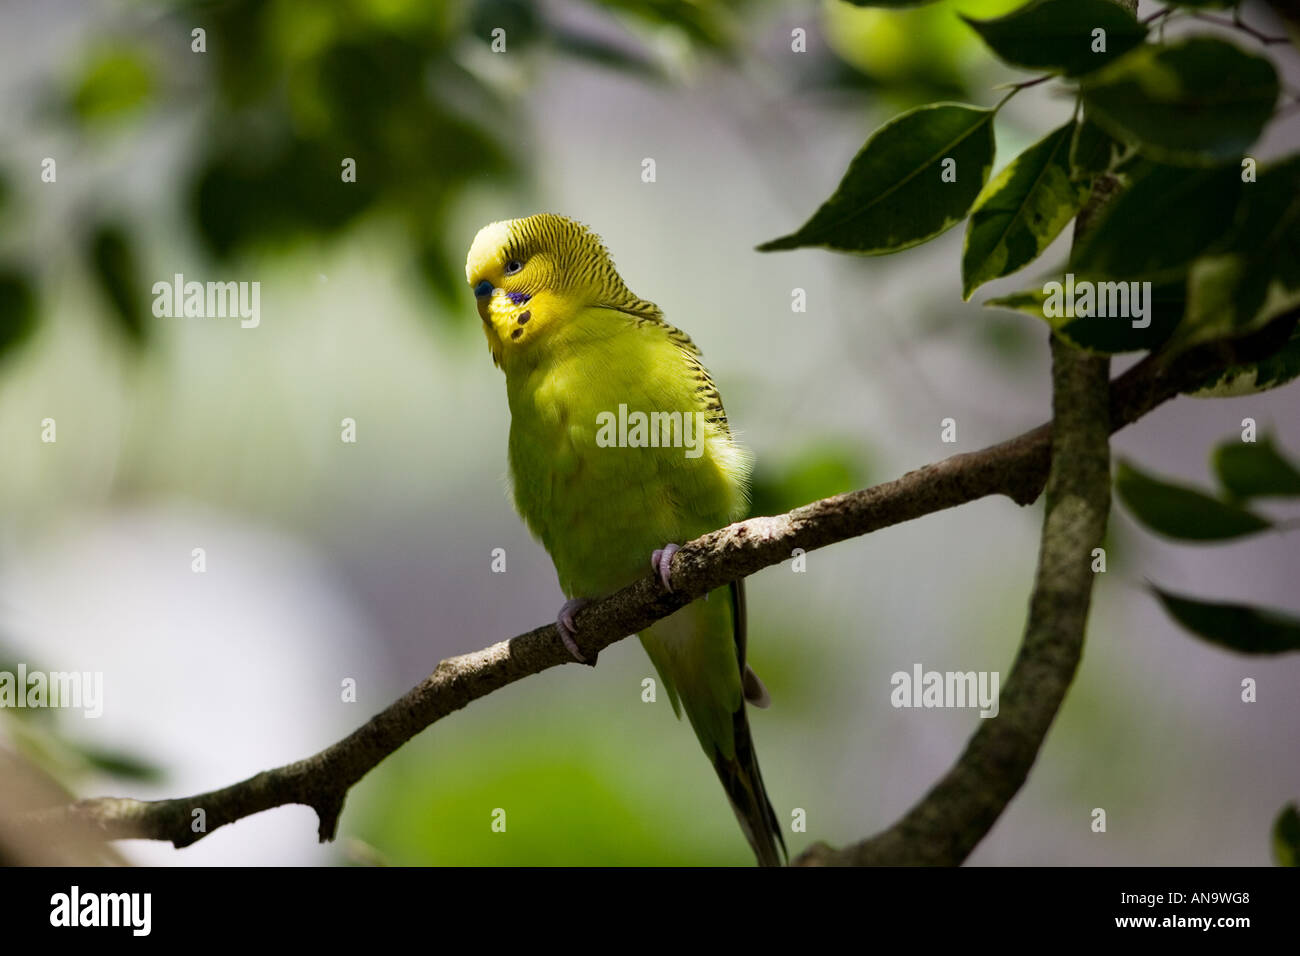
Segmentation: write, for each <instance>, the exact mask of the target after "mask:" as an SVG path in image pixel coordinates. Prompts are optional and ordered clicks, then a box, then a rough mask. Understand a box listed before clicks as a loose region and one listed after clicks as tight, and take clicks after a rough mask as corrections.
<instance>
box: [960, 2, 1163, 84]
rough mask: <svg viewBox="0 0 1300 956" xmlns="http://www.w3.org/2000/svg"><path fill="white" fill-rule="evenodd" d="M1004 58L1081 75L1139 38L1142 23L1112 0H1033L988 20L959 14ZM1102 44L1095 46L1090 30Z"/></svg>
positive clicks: (1143, 32)
mask: <svg viewBox="0 0 1300 956" xmlns="http://www.w3.org/2000/svg"><path fill="white" fill-rule="evenodd" d="M962 19H963V20H965V21H966V22H967V23H969V24H970V25H971V28H972V29H974V30H975V32H976V33H978V34H979V35H980V36H981V37H982V38H983V40H984V42H985V43H986V44H988V46H989V48H990V49H992V50H993V52H994V53H996V54H997V55H998V56H999V57H1000V58H1001V59H1002V60H1003V61H1005V62H1006V63H1010V64H1011V65H1012V66H1019V67H1023V68H1024V69H1026V70H1047V71H1050V72H1052V73H1064V74H1065V75H1066V76H1080V75H1082V74H1084V73H1089V72H1091V71H1092V70H1095V69H1097V68H1098V67H1100V66H1102V65H1104V64H1105V63H1107V62H1109V61H1110V60H1112V59H1114V58H1115V57H1117V56H1119V55H1120V54H1122V53H1127V52H1128V51H1129V50H1131V49H1133V48H1134V47H1135V46H1137V45H1138V44H1140V43H1141V42H1142V41H1143V40H1144V39H1145V38H1146V35H1147V28H1146V27H1144V26H1143V25H1142V24H1140V23H1138V22H1137V19H1136V18H1135V17H1134V16H1133V14H1131V13H1129V12H1128V11H1127V10H1125V9H1124V8H1123V7H1121V6H1119V5H1118V4H1116V3H1113V2H1112V0H1034V2H1032V3H1027V4H1025V5H1024V6H1023V7H1020V8H1018V9H1016V10H1013V11H1011V12H1010V13H1008V14H1007V15H1006V16H1003V17H997V18H995V19H992V20H974V19H971V18H970V17H962ZM1098 29H1100V30H1104V31H1105V35H1104V38H1099V39H1100V40H1101V41H1102V45H1103V46H1104V49H1101V50H1098V49H1094V48H1095V47H1096V46H1097V45H1098V40H1095V39H1094V37H1093V31H1094V30H1098Z"/></svg>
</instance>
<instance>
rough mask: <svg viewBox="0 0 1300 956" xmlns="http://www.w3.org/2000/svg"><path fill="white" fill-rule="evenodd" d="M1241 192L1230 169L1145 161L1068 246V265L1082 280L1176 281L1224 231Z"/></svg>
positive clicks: (1236, 176)
mask: <svg viewBox="0 0 1300 956" xmlns="http://www.w3.org/2000/svg"><path fill="white" fill-rule="evenodd" d="M1242 188H1243V187H1242V182H1241V176H1240V174H1239V172H1238V170H1237V169H1236V168H1235V167H1232V166H1222V167H1219V168H1217V169H1183V168H1179V167H1177V166H1164V165H1159V164H1155V163H1148V164H1145V165H1144V166H1143V168H1142V169H1141V170H1140V171H1138V172H1137V173H1135V179H1134V181H1133V183H1132V185H1130V186H1129V188H1128V189H1126V190H1124V191H1123V192H1121V193H1120V194H1119V195H1118V196H1116V197H1115V199H1114V201H1113V202H1111V203H1110V204H1109V208H1108V210H1107V212H1106V213H1105V215H1104V217H1103V218H1102V220H1101V221H1100V222H1099V223H1098V224H1097V226H1096V228H1094V229H1092V230H1090V231H1089V232H1088V233H1087V234H1086V235H1085V236H1084V237H1083V239H1082V241H1081V242H1080V243H1079V244H1078V245H1077V246H1076V247H1075V248H1074V250H1073V252H1072V255H1071V258H1070V266H1071V268H1072V269H1073V270H1074V271H1075V272H1078V273H1081V274H1086V275H1088V276H1105V277H1109V278H1125V279H1137V278H1141V279H1150V280H1151V281H1153V282H1166V281H1170V280H1173V279H1177V278H1181V277H1182V276H1184V275H1186V273H1187V271H1188V269H1189V268H1190V267H1191V264H1192V261H1193V260H1194V259H1195V258H1196V257H1197V256H1198V255H1200V254H1201V253H1203V252H1204V251H1205V250H1207V249H1209V248H1211V247H1212V246H1213V245H1214V243H1215V242H1216V241H1218V240H1219V239H1221V238H1222V236H1223V234H1224V232H1225V231H1226V230H1227V229H1228V228H1229V226H1230V224H1231V223H1232V221H1233V217H1234V215H1235V214H1236V211H1237V200H1238V197H1239V196H1240V192H1241V189H1242Z"/></svg>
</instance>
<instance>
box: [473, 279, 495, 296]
mask: <svg viewBox="0 0 1300 956" xmlns="http://www.w3.org/2000/svg"><path fill="white" fill-rule="evenodd" d="M491 294H492V283H491V282H489V281H488V280H487V279H484V280H483V281H481V282H480V283H479V284H478V285H476V286H474V298H476V299H481V298H483V296H485V295H491Z"/></svg>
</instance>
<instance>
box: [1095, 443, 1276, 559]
mask: <svg viewBox="0 0 1300 956" xmlns="http://www.w3.org/2000/svg"><path fill="white" fill-rule="evenodd" d="M1115 491H1116V492H1117V493H1118V494H1119V497H1120V500H1121V501H1123V502H1124V504H1125V505H1127V506H1128V509H1129V510H1130V511H1132V512H1133V515H1134V517H1136V518H1137V519H1138V520H1139V521H1140V522H1142V523H1143V524H1144V525H1146V526H1147V527H1148V528H1150V529H1151V530H1152V531H1155V532H1156V533H1157V534H1161V535H1164V536H1165V537H1168V538H1174V539H1177V540H1182V541H1225V540H1228V539H1230V538H1239V537H1241V536H1243V535H1248V534H1255V533H1256V532H1259V531H1265V530H1267V529H1269V528H1271V527H1272V526H1273V525H1272V522H1270V521H1268V520H1267V519H1265V518H1261V517H1260V516H1259V515H1257V514H1254V513H1253V512H1250V511H1247V510H1246V509H1244V508H1239V507H1237V506H1236V505H1231V504H1227V503H1225V502H1222V501H1220V500H1219V499H1217V498H1211V497H1210V496H1209V495H1207V494H1205V493H1203V492H1200V491H1197V490H1196V489H1195V488H1188V487H1185V486H1183V485H1174V484H1168V483H1166V482H1163V481H1158V480H1157V479H1155V478H1152V477H1150V476H1149V475H1145V474H1143V473H1142V472H1140V471H1138V470H1137V469H1136V468H1134V467H1133V466H1132V465H1130V464H1128V463H1126V462H1120V464H1119V468H1118V469H1117V471H1116V473H1115Z"/></svg>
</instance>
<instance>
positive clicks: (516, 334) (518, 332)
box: [510, 329, 524, 339]
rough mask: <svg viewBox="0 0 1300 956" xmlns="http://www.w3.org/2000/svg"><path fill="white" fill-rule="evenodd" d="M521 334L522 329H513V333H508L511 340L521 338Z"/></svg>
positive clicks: (522, 332)
mask: <svg viewBox="0 0 1300 956" xmlns="http://www.w3.org/2000/svg"><path fill="white" fill-rule="evenodd" d="M523 334H524V330H523V329H515V330H514V331H513V332H511V333H510V337H511V338H512V339H517V338H519V336H521V335H523Z"/></svg>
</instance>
